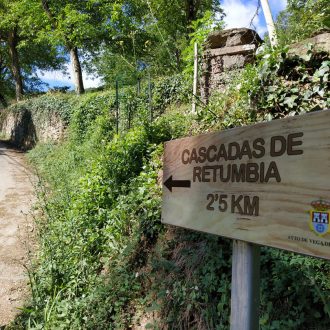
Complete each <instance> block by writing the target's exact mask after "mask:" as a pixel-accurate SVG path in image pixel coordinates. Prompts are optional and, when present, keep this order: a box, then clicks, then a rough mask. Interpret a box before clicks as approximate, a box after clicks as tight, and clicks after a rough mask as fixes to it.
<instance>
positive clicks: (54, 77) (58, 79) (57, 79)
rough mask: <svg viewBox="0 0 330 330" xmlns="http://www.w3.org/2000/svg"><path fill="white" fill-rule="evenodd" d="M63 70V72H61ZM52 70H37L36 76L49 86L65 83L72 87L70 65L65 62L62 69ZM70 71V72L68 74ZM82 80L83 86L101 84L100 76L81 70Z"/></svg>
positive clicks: (89, 86)
mask: <svg viewBox="0 0 330 330" xmlns="http://www.w3.org/2000/svg"><path fill="white" fill-rule="evenodd" d="M63 71H64V72H63ZM63 71H60V70H52V71H40V70H38V71H37V75H38V77H39V78H40V79H41V80H43V81H45V82H46V83H48V84H50V85H51V86H56V85H67V86H70V87H72V88H74V80H73V77H72V70H71V65H70V64H69V63H67V64H66V65H65V67H64V70H63ZM69 73H70V74H69ZM83 81H84V87H85V88H92V87H98V86H100V85H101V84H102V80H101V78H100V77H97V76H91V75H88V74H87V73H86V72H85V71H84V70H83Z"/></svg>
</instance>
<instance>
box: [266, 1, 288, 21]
mask: <svg viewBox="0 0 330 330" xmlns="http://www.w3.org/2000/svg"><path fill="white" fill-rule="evenodd" d="M268 2H269V6H270V8H271V9H272V11H274V12H275V13H276V15H277V13H278V12H279V11H282V10H283V9H285V8H286V5H287V4H288V1H287V0H268ZM274 19H275V17H274Z"/></svg>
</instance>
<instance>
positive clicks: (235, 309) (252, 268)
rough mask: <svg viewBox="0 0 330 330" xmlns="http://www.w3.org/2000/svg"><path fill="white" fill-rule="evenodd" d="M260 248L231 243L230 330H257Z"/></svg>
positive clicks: (241, 243) (244, 243) (239, 242)
mask: <svg viewBox="0 0 330 330" xmlns="http://www.w3.org/2000/svg"><path fill="white" fill-rule="evenodd" d="M259 287H260V248H259V246H257V245H254V244H251V243H247V242H243V241H237V240H234V241H233V256H232V279H231V313H230V329H231V330H257V329H259V289H260V288H259Z"/></svg>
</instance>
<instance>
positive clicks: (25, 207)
mask: <svg viewBox="0 0 330 330" xmlns="http://www.w3.org/2000/svg"><path fill="white" fill-rule="evenodd" d="M24 157H25V156H24V153H21V152H19V151H17V150H14V149H11V148H8V147H7V146H6V145H5V144H3V143H2V142H0V328H1V326H3V325H6V324H8V323H9V322H10V321H12V320H13V319H14V317H15V315H16V314H17V313H18V312H19V310H18V309H17V308H18V307H22V305H23V303H24V297H26V295H27V293H28V285H27V275H26V272H25V269H24V267H23V265H26V264H27V261H28V251H29V249H30V246H29V242H31V240H30V238H29V236H31V234H32V231H33V227H32V219H31V215H29V211H30V209H31V206H32V204H33V202H34V195H33V186H32V183H31V178H32V174H31V172H29V170H28V168H27V167H26V163H25V159H24Z"/></svg>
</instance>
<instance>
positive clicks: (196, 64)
mask: <svg viewBox="0 0 330 330" xmlns="http://www.w3.org/2000/svg"><path fill="white" fill-rule="evenodd" d="M197 78H198V46H197V42H195V44H194V84H193V100H192V108H191V112H192V113H196V97H197Z"/></svg>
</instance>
